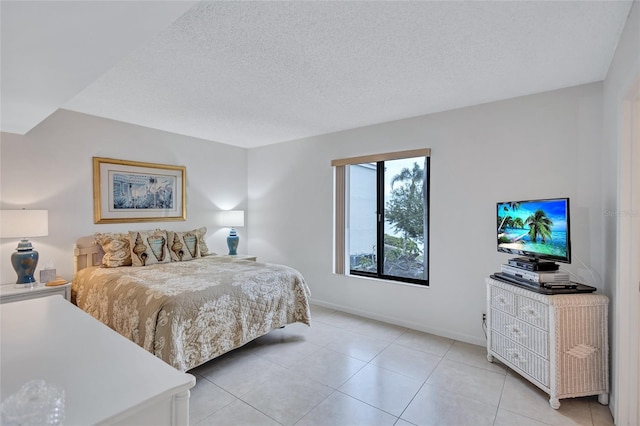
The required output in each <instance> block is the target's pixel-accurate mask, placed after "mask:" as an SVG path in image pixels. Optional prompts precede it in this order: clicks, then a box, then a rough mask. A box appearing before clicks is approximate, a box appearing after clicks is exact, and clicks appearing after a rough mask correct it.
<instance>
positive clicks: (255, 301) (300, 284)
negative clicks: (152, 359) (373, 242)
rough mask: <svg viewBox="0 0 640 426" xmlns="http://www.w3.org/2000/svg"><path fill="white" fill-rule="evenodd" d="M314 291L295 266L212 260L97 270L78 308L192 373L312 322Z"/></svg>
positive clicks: (78, 289)
mask: <svg viewBox="0 0 640 426" xmlns="http://www.w3.org/2000/svg"><path fill="white" fill-rule="evenodd" d="M309 296H310V293H309V288H308V286H307V284H306V283H305V281H304V278H303V277H302V275H301V274H300V273H299V272H298V271H296V270H295V269H293V268H290V267H287V266H283V265H275V264H268V263H261V262H255V261H244V260H236V259H233V258H229V257H220V256H207V257H203V258H199V259H194V260H190V261H188V262H172V263H165V264H158V265H150V266H142V267H120V268H101V267H91V268H86V269H83V270H81V271H79V272H78V273H77V274H76V276H75V277H74V279H73V284H72V297H73V301H74V303H75V304H76V305H77V306H78V307H79V308H81V309H83V310H84V311H86V312H87V313H89V314H90V315H92V316H93V317H95V318H96V319H98V320H99V321H101V322H103V323H104V324H106V325H108V326H109V327H111V328H112V329H114V330H115V331H117V332H118V333H120V334H122V335H123V336H125V337H127V338H128V339H130V340H131V341H133V342H135V343H137V344H138V345H140V346H142V347H143V348H144V349H146V350H147V351H149V352H151V353H153V354H154V355H156V356H158V357H159V358H161V359H163V360H164V361H166V362H167V363H168V364H170V365H172V366H173V367H175V368H177V369H178V370H181V371H187V370H189V369H191V368H194V367H196V366H198V365H200V364H203V363H205V362H207V361H208V360H210V359H212V358H214V357H216V356H218V355H221V354H223V353H225V352H228V351H230V350H232V349H235V348H237V347H239V346H242V345H244V344H245V343H247V342H249V341H251V340H253V339H255V338H257V337H260V336H262V335H264V334H266V333H268V332H269V331H271V330H273V329H274V328H278V327H282V326H284V325H287V324H290V323H294V322H302V323H304V324H307V325H310V311H309Z"/></svg>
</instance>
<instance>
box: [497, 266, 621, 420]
mask: <svg viewBox="0 0 640 426" xmlns="http://www.w3.org/2000/svg"><path fill="white" fill-rule="evenodd" d="M486 283H487V339H488V340H487V359H488V360H489V361H490V362H493V360H494V357H495V358H497V359H498V360H500V361H502V362H503V363H504V364H506V365H507V366H508V367H510V368H511V369H513V370H515V371H516V372H517V373H519V374H520V375H522V376H523V377H524V378H526V379H527V380H529V381H530V382H531V383H533V384H535V385H536V386H538V387H539V388H540V389H542V390H543V391H545V392H546V393H548V394H549V396H550V399H549V404H551V406H552V407H553V408H556V409H557V408H560V399H563V398H574V397H579V396H587V395H598V401H599V402H600V403H601V404H605V405H606V404H608V403H609V345H608V329H607V310H608V304H609V299H608V298H607V297H606V296H604V295H601V294H594V293H581V294H562V295H552V296H548V295H544V294H539V293H536V292H533V291H530V290H527V289H524V288H520V287H518V286H515V285H512V284H508V283H505V282H502V281H498V280H494V279H492V278H487V279H486Z"/></svg>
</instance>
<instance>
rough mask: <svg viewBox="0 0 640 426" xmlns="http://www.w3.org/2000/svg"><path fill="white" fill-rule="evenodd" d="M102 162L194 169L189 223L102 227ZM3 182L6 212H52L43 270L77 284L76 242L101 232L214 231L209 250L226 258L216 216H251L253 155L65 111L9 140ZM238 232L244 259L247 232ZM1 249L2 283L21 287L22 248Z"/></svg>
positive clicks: (41, 247)
mask: <svg viewBox="0 0 640 426" xmlns="http://www.w3.org/2000/svg"><path fill="white" fill-rule="evenodd" d="M94 156H98V157H108V158H117V159H123V160H132V161H145V162H151V163H161V164H174V165H184V166H186V167H187V175H186V176H187V193H186V197H187V220H186V221H184V222H182V221H179V222H152V223H128V224H101V225H96V224H94V223H93V172H92V157H94ZM0 178H1V179H0V191H1V192H0V208H2V209H14V208H23V207H24V208H27V209H47V210H49V236H48V237H42V238H34V239H32V243H33V245H34V247H35V248H36V250H37V251H38V252H39V253H40V262H39V265H38V269H41V268H40V267H41V266H44V265H45V263H46V262H48V261H49V260H52V261H53V262H54V265H55V267H56V269H57V272H58V274H59V275H62V276H64V277H66V278H68V279H71V278H72V276H73V244H74V242H75V240H76V239H78V238H79V237H81V236H87V235H92V234H93V233H95V232H111V231H122V232H126V231H128V230H130V229H131V230H140V229H155V228H165V229H175V230H189V229H193V228H195V227H200V226H207V228H208V229H209V232H208V233H207V235H208V238H207V242H208V245H209V248H210V249H211V250H213V251H216V252H219V253H226V252H227V248H226V235H227V234H228V229H220V228H219V227H218V225H216V221H215V214H214V212H216V211H218V210H227V209H232V208H237V209H243V210H244V209H246V193H247V150H246V149H243V148H236V147H232V146H229V145H224V144H219V143H215V142H210V141H204V140H200V139H195V138H190V137H185V136H180V135H175V134H171V133H167V132H162V131H157V130H152V129H148V128H145V127H140V126H133V125H129V124H125V123H121V122H117V121H112V120H106V119H102V118H98V117H93V116H89V115H84V114H79V113H75V112H71V111H65V110H60V111H57V112H56V113H54V114H53V115H52V116H51V117H49V118H48V119H47V120H45V121H44V122H42V123H41V124H40V125H39V126H38V127H36V128H35V129H33V130H32V131H30V132H29V133H28V134H27V135H25V136H19V135H15V134H10V133H2V134H1V138H0ZM247 224H248V223H247ZM238 232H239V235H240V238H241V240H240V247H239V252H240V253H244V252H246V248H247V246H246V241H247V239H246V236H247V235H248V232H247V228H238ZM0 244H1V245H0V279H1V282H2V283H7V282H15V279H16V275H15V272H14V271H13V268H12V267H11V263H10V256H11V253H12V252H13V250H14V249H15V247H16V245H17V240H12V239H3V240H1V241H0ZM243 246H244V247H243ZM37 277H38V272H36V278H37Z"/></svg>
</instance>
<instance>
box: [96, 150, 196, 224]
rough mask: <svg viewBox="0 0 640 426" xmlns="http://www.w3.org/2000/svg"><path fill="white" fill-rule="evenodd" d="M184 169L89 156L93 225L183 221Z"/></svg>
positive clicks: (184, 213)
mask: <svg viewBox="0 0 640 426" xmlns="http://www.w3.org/2000/svg"><path fill="white" fill-rule="evenodd" d="M186 174H187V168H186V167H184V166H172V165H167V164H155V163H143V162H140V161H127V160H116V159H113V158H103V157H93V212H94V214H93V216H94V223H129V222H164V221H180V220H186V219H187V204H186V200H185V194H186V187H187V186H186V185H187V183H186V181H187V179H186Z"/></svg>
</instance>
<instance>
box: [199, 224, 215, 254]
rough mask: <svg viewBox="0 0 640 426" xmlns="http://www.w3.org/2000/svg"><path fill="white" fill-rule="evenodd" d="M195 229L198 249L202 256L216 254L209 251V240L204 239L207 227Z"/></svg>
mask: <svg viewBox="0 0 640 426" xmlns="http://www.w3.org/2000/svg"><path fill="white" fill-rule="evenodd" d="M194 231H195V233H196V235H197V236H198V250H199V251H200V256H208V255H210V254H214V253H210V252H209V247H207V242H206V241H205V239H204V237H205V235H206V233H207V228H206V227H204V226H203V227H202V228H198V229H195V230H194Z"/></svg>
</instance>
